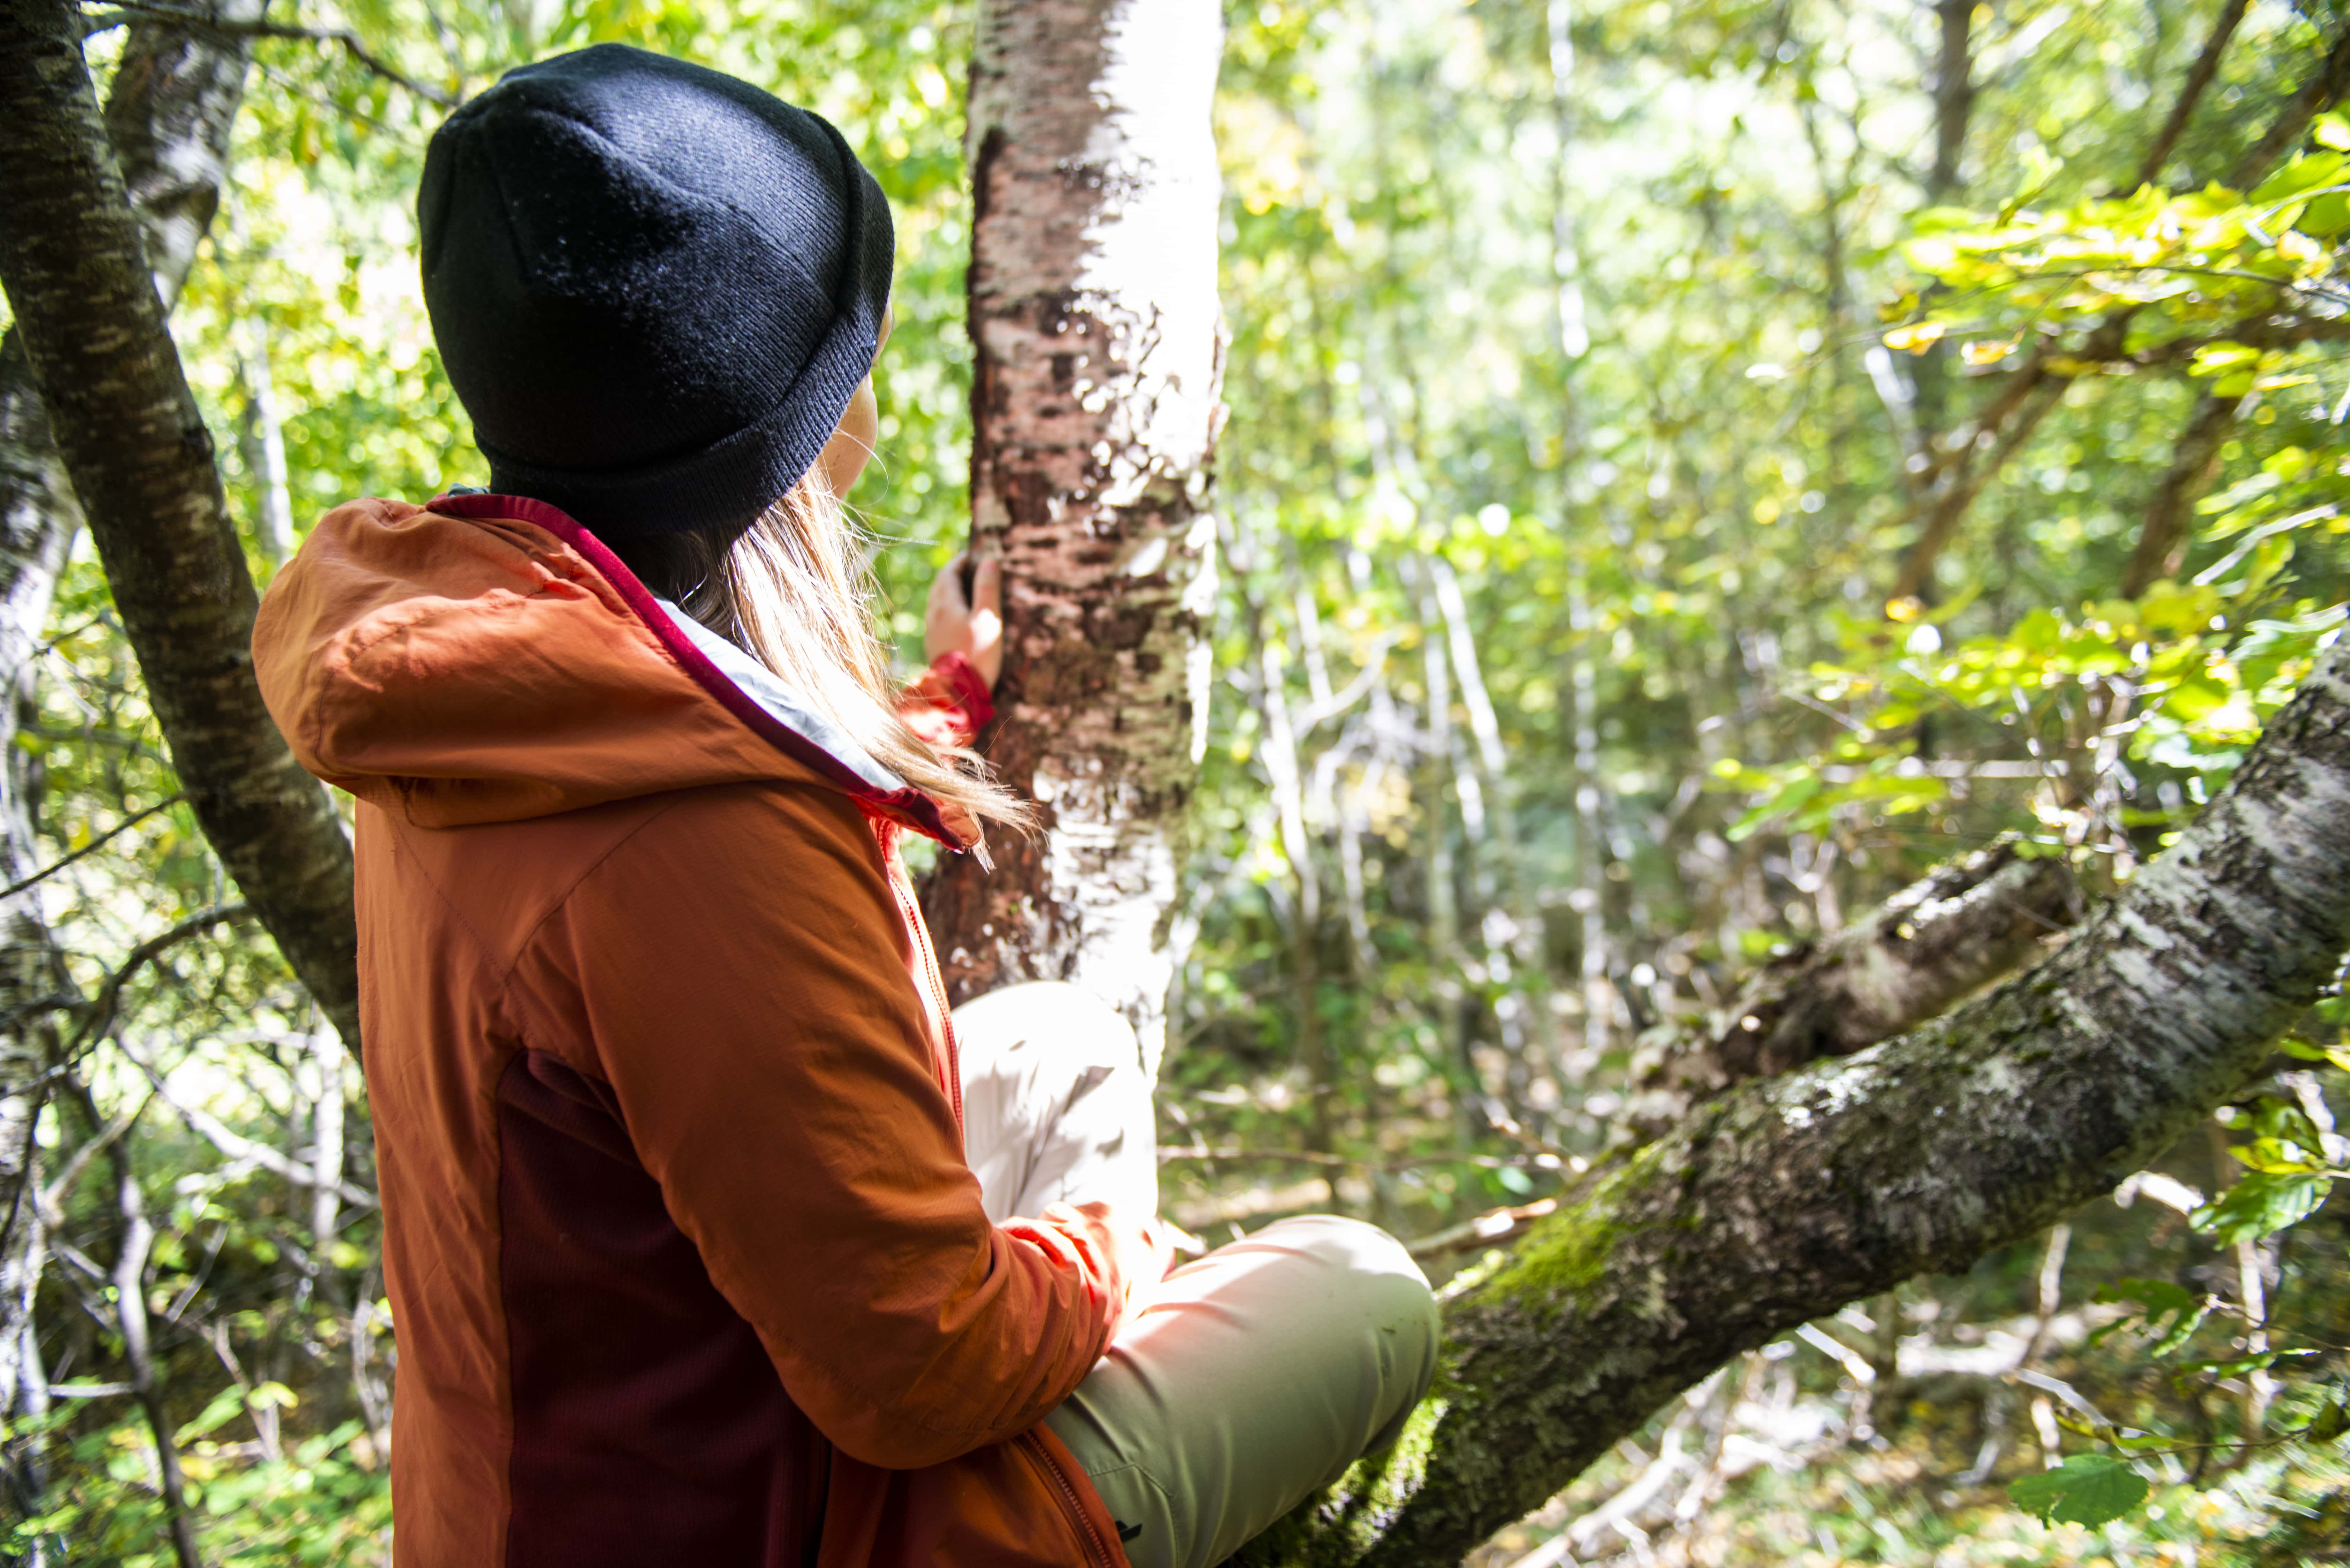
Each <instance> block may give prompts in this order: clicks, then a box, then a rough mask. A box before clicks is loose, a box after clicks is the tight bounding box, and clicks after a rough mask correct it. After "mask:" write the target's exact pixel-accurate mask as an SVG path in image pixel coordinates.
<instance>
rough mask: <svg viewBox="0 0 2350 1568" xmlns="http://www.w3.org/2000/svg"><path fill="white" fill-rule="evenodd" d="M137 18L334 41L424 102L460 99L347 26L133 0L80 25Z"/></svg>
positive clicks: (211, 30)
mask: <svg viewBox="0 0 2350 1568" xmlns="http://www.w3.org/2000/svg"><path fill="white" fill-rule="evenodd" d="M140 20H152V21H161V22H169V23H171V24H172V26H178V27H185V28H187V29H188V30H189V31H190V32H192V33H204V34H209V35H211V36H213V37H219V38H294V39H305V40H307V41H309V42H311V43H315V44H334V45H338V46H339V47H341V48H342V50H343V52H344V53H346V54H348V55H349V56H350V57H351V59H352V61H353V62H354V63H356V64H357V65H359V66H360V67H363V68H365V69H367V70H369V71H372V72H373V73H375V74H376V75H377V76H380V77H381V78H383V79H384V80H386V81H388V82H390V83H391V85H392V86H394V87H396V88H400V89H402V90H403V91H406V92H411V93H414V94H415V95H416V96H417V97H418V98H421V99H424V100H425V101H426V102H427V103H434V104H438V105H440V106H441V107H442V109H455V108H456V107H457V106H458V105H459V104H461V103H463V101H464V100H463V99H462V98H459V97H458V96H456V95H455V94H453V93H449V92H444V91H442V89H441V88H434V87H427V86H426V85H425V84H424V83H422V82H420V81H418V80H417V79H416V78H414V77H411V76H410V75H408V74H407V73H406V72H404V71H402V70H400V68H399V67H396V66H394V65H392V64H391V63H390V61H388V60H386V59H384V58H383V57H382V56H380V55H378V54H377V53H376V52H375V51H374V50H373V49H370V48H369V47H368V45H367V41H366V40H365V39H363V38H361V37H360V36H359V35H358V34H357V33H355V32H353V31H352V30H351V29H350V28H348V27H303V26H295V25H293V24H291V23H284V22H244V21H225V20H223V19H222V18H220V17H218V16H212V15H210V14H208V13H206V12H203V11H189V10H183V9H182V8H180V7H178V6H175V5H140V4H137V3H136V0H127V3H126V4H124V5H121V6H120V7H118V8H117V9H115V10H112V11H101V12H99V13H98V14H97V15H95V16H89V17H87V18H85V19H84V22H83V26H85V27H86V28H88V30H89V31H90V32H99V31H102V30H103V29H105V28H107V27H111V26H120V25H121V24H122V23H125V22H134V21H140Z"/></svg>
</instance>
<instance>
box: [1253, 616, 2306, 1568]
mask: <svg viewBox="0 0 2350 1568" xmlns="http://www.w3.org/2000/svg"><path fill="white" fill-rule="evenodd" d="M2345 867H2350V646H2337V647H2335V648H2334V649H2332V650H2331V651H2329V652H2328V653H2327V654H2325V655H2324V659H2323V661H2322V663H2321V664H2320V666H2319V668H2318V669H2317V670H2316V671H2315V672H2314V674H2313V675H2312V676H2311V677H2310V678H2309V680H2306V681H2305V682H2304V683H2303V688H2302V690H2301V691H2300V693H2299V694H2298V695H2297V696H2296V697H2295V698H2294V699H2293V702H2292V703H2291V704H2289V705H2288V706H2287V707H2286V708H2285V709H2284V711H2282V712H2281V713H2279V714H2278V715H2277V717H2276V719H2275V721H2274V722H2272V723H2271V725H2270V726H2269V729H2268V732H2267V733H2266V734H2265V735H2264V736H2263V737H2262V740H2261V742H2260V743H2259V744H2258V745H2257V746H2255V747H2254V748H2253V750H2252V752H2251V754H2250V755H2249V756H2248V757H2247V758H2246V760H2245V762H2244V763H2243V765H2242V766H2241V768H2240V769H2239V770H2238V772H2237V774H2236V777H2235V780H2234V782H2233V783H2232V784H2230V787H2229V788H2228V789H2227V790H2226V791H2225V792H2224V793H2223V794H2220V796H2219V797H2218V798H2217V799H2216V800H2214V801H2213V802H2212V804H2211V805H2210V806H2209V807H2207V808H2206V809H2205V810H2204V812H2203V813H2202V815H2200V816H2199V817H2198V818H2197V819H2196V822H2195V823H2194V825H2193V826H2191V827H2189V829H2188V831H2187V832H2186V834H2185V835H2184V836H2182V837H2181V839H2180V841H2179V842H2178V845H2177V846H2175V847H2174V848H2173V849H2172V850H2171V851H2170V853H2168V855H2166V856H2164V857H2162V858H2161V859H2159V860H2158V861H2156V862H2155V863H2153V864H2152V865H2150V866H2149V867H2147V869H2146V870H2145V871H2143V872H2142V873H2140V874H2139V876H2138V877H2137V878H2136V879H2135V880H2134V881H2133V882H2131V883H2130V884H2129V886H2128V887H2127V888H2126V889H2125V890H2124V892H2123V893H2122V894H2121V896H2120V897H2119V898H2116V900H2115V901H2114V902H2113V903H2112V904H2111V905H2110V906H2108V907H2107V908H2106V909H2105V910H2104V911H2103V912H2102V913H2100V914H2099V915H2098V916H2097V917H2096V919H2095V920H2094V921H2093V922H2092V923H2091V924H2089V925H2088V926H2087V927H2086V928H2085V929H2083V930H2082V932H2081V933H2080V934H2079V935H2078V936H2076V937H2075V938H2074V940H2072V942H2071V943H2070V944H2069V945H2067V946H2066V947H2065V948H2064V949H2063V950H2061V951H2060V952H2058V953H2056V954H2055V955H2054V957H2052V958H2051V959H2049V960H2048V961H2046V962H2044V963H2043V964H2041V965H2040V966H2039V967H2038V968H2036V969H2034V970H2033V971H2028V972H2027V973H2025V974H2022V975H2020V976H2018V977H2017V978H2015V979H2014V980H2012V981H2009V982H2008V983H2007V984H2005V985H2003V986H2002V987H2000V988H1999V989H1998V990H1996V991H1994V992H1991V993H1989V994H1988V995H1986V996H1984V997H1982V998H1981V999H1979V1000H1977V1001H1976V1002H1972V1003H1970V1004H1969V1005H1968V1006H1966V1007H1964V1008H1962V1009H1960V1011H1959V1012H1955V1013H1952V1014H1951V1015H1950V1016H1949V1017H1947V1018H1944V1019H1942V1020H1939V1021H1938V1022H1936V1023H1931V1024H1929V1025H1927V1026H1926V1027H1924V1028H1922V1029H1918V1030H1917V1031H1915V1032H1913V1033H1908V1034H1906V1035H1903V1036H1901V1037H1900V1038H1898V1039H1896V1040H1892V1041H1888V1042H1887V1043H1886V1044H1881V1045H1878V1046H1875V1047H1873V1048H1871V1049H1869V1050H1867V1051H1865V1052H1862V1053H1861V1054H1857V1055H1855V1056H1851V1057H1847V1058H1843V1059H1840V1060H1835V1061H1830V1062H1826V1063H1823V1064H1816V1065H1814V1066H1812V1067H1810V1068H1807V1069H1805V1070H1804V1071H1801V1072H1798V1073H1795V1074H1792V1075H1788V1076H1786V1077H1783V1078H1768V1079H1762V1080H1757V1081H1753V1082H1750V1083H1746V1084H1743V1085H1738V1086H1736V1087H1734V1088H1732V1089H1731V1090H1730V1091H1729V1092H1728V1093H1727V1094H1725V1095H1723V1096H1721V1097H1720V1098H1718V1099H1715V1100H1712V1101H1710V1102H1708V1103H1707V1104H1705V1105H1703V1106H1700V1107H1699V1108H1698V1109H1697V1110H1696V1111H1695V1112H1694V1113H1693V1114H1692V1115H1691V1116H1690V1117H1689V1118H1688V1119H1687V1120H1685V1121H1684V1122H1682V1123H1681V1124H1680V1126H1679V1127H1677V1128H1675V1129H1674V1130H1673V1131H1672V1132H1671V1133H1669V1135H1668V1136H1666V1137H1663V1138H1661V1139H1659V1141H1657V1142H1655V1143H1653V1144H1650V1145H1648V1147H1645V1148H1642V1149H1640V1150H1638V1152H1637V1153H1635V1154H1633V1155H1631V1156H1629V1157H1628V1158H1625V1159H1623V1160H1621V1161H1619V1162H1617V1163H1615V1164H1612V1165H1610V1166H1607V1167H1604V1168H1601V1169H1600V1170H1599V1171H1597V1172H1596V1173H1595V1174H1594V1176H1593V1178H1592V1179H1590V1180H1589V1182H1588V1183H1587V1184H1586V1186H1585V1188H1584V1189H1582V1190H1581V1192H1580V1193H1579V1194H1578V1195H1577V1196H1576V1197H1575V1199H1573V1200H1571V1201H1569V1202H1566V1203H1564V1204H1562V1206H1561V1208H1560V1210H1559V1212H1558V1213H1557V1214H1555V1215H1554V1216H1553V1217H1551V1218H1550V1219H1548V1220H1544V1221H1543V1222H1542V1223H1541V1224H1539V1225H1538V1226H1536V1227H1535V1229H1534V1231H1532V1232H1531V1233H1530V1235H1529V1237H1528V1239H1527V1241H1526V1242H1525V1243H1524V1244H1523V1246H1521V1247H1520V1248H1519V1249H1518V1250H1517V1251H1516V1252H1515V1253H1514V1254H1513V1255H1511V1256H1510V1257H1509V1258H1507V1259H1506V1260H1505V1261H1504V1262H1502V1263H1501V1264H1500V1266H1499V1267H1497V1268H1496V1269H1495V1270H1494V1271H1493V1272H1492V1273H1491V1275H1490V1276H1489V1277H1486V1278H1484V1279H1482V1281H1481V1282H1476V1283H1473V1284H1472V1285H1471V1286H1470V1287H1469V1288H1467V1289H1464V1290H1462V1291H1461V1292H1460V1293H1457V1294H1456V1295H1455V1296H1454V1297H1453V1299H1452V1300H1451V1304H1450V1305H1449V1307H1448V1309H1447V1310H1448V1331H1449V1336H1450V1346H1449V1349H1448V1351H1447V1355H1446V1359H1445V1362H1444V1365H1443V1367H1442V1370H1441V1372H1440V1375H1439V1378H1438V1382H1437V1386H1436V1387H1435V1389H1434V1390H1433V1391H1432V1392H1431V1393H1430V1397H1429V1398H1428V1400H1427V1402H1426V1403H1425V1404H1424V1405H1423V1406H1422V1407H1421V1408H1420V1411H1419V1415H1418V1416H1417V1417H1416V1418H1415V1420H1414V1422H1413V1425H1412V1427H1411V1429H1410V1430H1409V1433H1408V1434H1407V1436H1406V1438H1405V1439H1404V1440H1403V1441H1402V1442H1401V1443H1399V1445H1398V1446H1397V1447H1396V1449H1393V1450H1391V1451H1390V1452H1389V1453H1388V1454H1387V1455H1385V1456H1382V1457H1381V1458H1380V1459H1378V1460H1377V1461H1375V1462H1367V1463H1366V1464H1364V1465H1361V1466H1357V1469H1355V1470H1354V1471H1352V1472H1350V1473H1349V1474H1348V1475H1347V1477H1346V1478H1345V1480H1342V1481H1341V1482H1340V1483H1339V1484H1338V1486H1336V1488H1333V1489H1332V1490H1330V1491H1328V1492H1327V1493H1326V1494H1324V1495H1322V1496H1320V1497H1317V1498H1315V1499H1313V1500H1310V1501H1308V1502H1307V1503H1306V1504H1305V1505H1304V1506H1303V1507H1301V1508H1300V1509H1299V1510H1298V1511H1297V1512H1296V1513H1295V1514H1293V1515H1292V1516H1291V1517H1290V1518H1289V1519H1288V1520H1286V1521H1284V1522H1283V1524H1282V1525H1280V1526H1279V1527H1277V1528H1276V1529H1275V1530H1274V1532H1271V1533H1270V1534H1269V1535H1267V1536H1266V1537H1265V1538H1263V1540H1261V1541H1260V1542H1256V1543H1254V1544H1253V1545H1252V1546H1251V1547H1250V1548H1249V1550H1248V1551H1247V1552H1245V1553H1244V1554H1243V1561H1244V1562H1246V1563H1254V1564H1275V1563H1278V1564H1315V1565H1331V1568H1336V1565H1339V1564H1345V1565H1347V1568H1357V1565H1360V1568H1401V1565H1403V1564H1414V1565H1417V1564H1426V1563H1450V1562H1455V1561H1458V1560H1459V1559H1460V1557H1461V1554H1462V1553H1464V1552H1467V1551H1468V1550H1469V1549H1470V1548H1471V1547H1472V1546H1474V1545H1475V1544H1476V1543H1477V1542H1480V1541H1481V1540H1482V1539H1484V1537H1485V1536H1487V1535H1488V1534H1490V1533H1491V1532H1492V1531H1494V1530H1495V1529H1498V1528H1499V1527H1501V1526H1502V1525H1503V1524H1506V1523H1508V1522H1510V1521H1513V1520H1514V1519H1517V1518H1519V1517H1521V1516H1523V1514H1524V1513H1526V1512H1527V1511H1530V1510H1532V1509H1534V1508H1535V1507H1537V1506H1538V1505H1540V1504H1541V1503H1542V1502H1543V1501H1544V1500H1545V1499H1547V1498H1548V1497H1550V1496H1552V1495H1553V1494H1554V1493H1555V1492H1556V1491H1557V1490H1559V1489H1560V1488H1561V1487H1563V1486H1565V1484H1566V1483H1567V1482H1568V1481H1569V1480H1573V1479H1574V1477H1575V1475H1577V1474H1578V1473H1580V1472H1581V1471H1582V1470H1583V1469H1585V1468H1586V1467H1587V1466H1588V1465H1590V1464H1591V1463H1592V1461H1593V1460H1595V1459H1597V1458H1599V1457H1600V1456H1601V1455H1602V1454H1604V1453H1606V1452H1607V1449H1609V1447H1610V1446H1612V1445H1613V1444H1615V1443H1616V1442H1617V1441H1618V1440H1620V1439H1621V1438H1624V1437H1625V1436H1627V1434H1629V1433H1630V1432H1631V1431H1633V1430H1634V1429H1635V1428H1637V1427H1638V1425H1639V1424H1640V1423H1641V1422H1642V1421H1643V1420H1645V1419H1646V1418H1647V1417H1648V1415H1649V1414H1650V1412H1652V1411H1653V1410H1655V1409H1656V1407H1658V1406H1659V1404H1660V1403H1661V1402H1662V1401H1664V1400H1665V1399H1667V1398H1669V1397H1671V1396H1672V1395H1674V1394H1675V1393H1677V1392H1679V1390H1681V1389H1684V1388H1687V1387H1689V1386H1690V1385H1692V1384H1694V1383H1696V1382H1697V1381H1699V1380H1700V1378H1702V1377H1704V1376H1706V1375H1707V1374H1708V1373H1710V1372H1711V1371H1712V1370H1713V1369H1714V1368H1715V1367H1717V1366H1721V1364H1722V1363H1723V1362H1725V1361H1727V1360H1728V1359H1730V1358H1731V1356H1733V1355H1738V1354H1740V1353H1741V1352H1743V1351H1747V1350H1751V1349H1753V1348H1754V1347H1756V1346H1758V1345H1763V1344H1764V1343H1766V1342H1768V1341H1769V1340H1771V1339H1772V1338H1773V1337H1774V1336H1776V1335H1778V1334H1783V1333H1785V1332H1786V1331H1787V1330H1789V1329H1791V1328H1794V1327H1796V1326H1798V1325H1799V1324H1804V1323H1805V1322H1808V1321H1810V1320H1811V1319H1814V1318H1816V1317H1819V1316H1821V1315H1823V1314H1827V1313H1830V1312H1833V1311H1835V1309H1836V1308H1837V1307H1839V1306H1841V1305H1843V1304H1844V1303H1847V1302H1851V1301H1855V1300H1858V1299H1860V1298H1862V1297H1865V1296H1867V1295H1871V1294H1874V1293H1877V1292H1880V1291H1883V1290H1886V1289H1887V1288H1889V1287H1890V1286H1892V1285H1893V1284H1895V1283H1897V1282H1899V1281H1902V1280H1905V1279H1908V1278H1910V1277H1911V1276H1913V1275H1916V1274H1918V1273H1923V1272H1950V1271H1955V1270H1959V1269H1963V1268H1965V1267H1966V1266H1967V1265H1968V1264H1969V1263H1970V1262H1972V1261H1973V1260H1975V1259H1976V1258H1979V1257H1981V1255H1982V1254H1983V1253H1985V1252H1987V1251H1991V1249H1993V1248H1996V1247H2000V1246H2003V1245H2006V1244H2009V1243H2012V1242H2014V1241H2020V1240H2022V1239H2023V1238H2025V1237H2028V1236H2030V1235H2032V1234H2033V1233H2034V1232H2036V1231H2039V1230H2041V1229H2043V1227H2045V1226H2047V1225H2048V1224H2050V1223H2051V1222H2053V1221H2054V1220H2058V1219H2060V1218H2062V1217H2063V1216H2064V1214H2065V1213H2067V1212H2068V1211H2070V1210H2073V1209H2074V1208H2075V1207H2077V1206H2078V1205H2080V1204H2081V1203H2083V1202H2085V1201H2086V1200H2088V1199H2091V1198H2094V1197H2095V1196H2097V1195H2098V1194H2100V1193H2102V1192H2106V1191H2108V1190H2110V1189H2112V1188H2113V1187H2114V1186H2115V1185H2116V1184H2117V1183H2118V1182H2119V1181H2121V1179H2123V1178H2125V1177H2126V1176H2127V1175H2129V1174H2130V1173H2131V1172H2133V1171H2135V1170H2137V1169H2139V1168H2142V1167H2143V1166H2144V1165H2145V1164H2146V1163H2147V1161H2148V1160H2150V1159H2152V1158H2155V1157H2156V1156H2157V1155H2158V1154H2159V1153H2161V1152H2162V1150H2163V1149H2164V1148H2166V1147H2168V1146H2169V1145H2170V1144H2171V1143H2172V1142H2173V1141H2175V1140H2176V1139H2177V1138H2178V1137H2179V1136H2180V1134H2182V1133H2183V1132H2185V1131H2186V1130H2188V1129H2189V1127H2193V1126H2194V1125H2195V1124H2196V1122H2197V1121H2199V1119H2200V1118H2201V1117H2202V1116H2204V1115H2205V1114H2206V1113H2208V1112H2209V1111H2210V1108H2211V1107H2212V1106H2215V1105H2217V1104H2219V1103H2220V1101H2222V1100H2224V1099H2225V1098H2226V1097H2227V1096H2229V1095H2230V1093H2232V1092H2233V1091H2234V1090H2235V1089H2236V1088H2238V1087H2239V1086H2240V1085H2241V1084H2242V1083H2243V1082H2244V1081H2245V1080H2246V1079H2247V1078H2248V1077H2249V1076H2251V1075H2252V1074H2253V1073H2254V1072H2256V1071H2257V1070H2258V1068H2259V1066H2260V1064H2261V1063H2262V1061H2263V1060H2264V1059H2265V1057H2266V1055H2267V1054H2268V1051H2269V1047H2270V1044H2271V1043H2272V1041H2273V1040H2274V1039H2275V1037H2276V1035H2277V1034H2278V1033H2279V1032H2280V1031H2282V1029H2283V1028H2284V1027H2285V1026H2286V1025H2287V1024H2288V1023H2290V1021H2291V1020H2292V1019H2293V1017H2294V1016H2295V1015H2297V1014H2298V1013H2299V1012H2300V1011H2301V1010H2302V1009H2303V1008H2305V1007H2306V1006H2307V1005H2308V1004H2309V1002H2311V1000H2312V999H2313V998H2314V996H2315V995H2316V994H2317V992H2318V991H2319V989H2320V988H2321V987H2322V986H2323V985H2324V983H2325V982H2326V981H2327V980H2328V978H2329V977H2330V976H2331V975H2332V974H2333V973H2334V970H2335V967H2336V965H2337V964H2338V962H2339V961H2340V958H2341V955H2342V953H2343V950H2344V949H2345V946H2350V876H2345V875H2344V872H2345Z"/></svg>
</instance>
